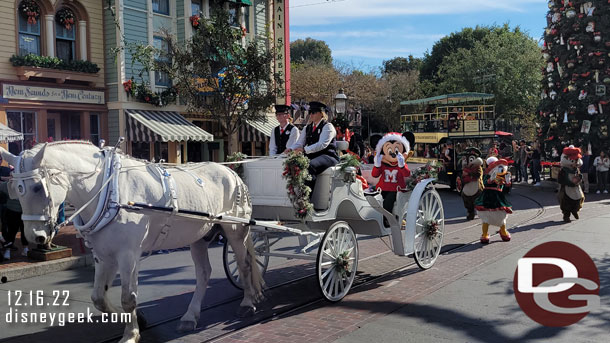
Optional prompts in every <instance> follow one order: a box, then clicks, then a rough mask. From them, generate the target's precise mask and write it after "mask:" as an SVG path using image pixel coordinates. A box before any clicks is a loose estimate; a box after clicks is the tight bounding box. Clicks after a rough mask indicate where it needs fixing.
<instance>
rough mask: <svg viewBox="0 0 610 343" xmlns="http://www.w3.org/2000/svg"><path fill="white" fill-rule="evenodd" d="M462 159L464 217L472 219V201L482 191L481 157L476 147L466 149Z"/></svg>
mask: <svg viewBox="0 0 610 343" xmlns="http://www.w3.org/2000/svg"><path fill="white" fill-rule="evenodd" d="M464 157H465V158H464V159H463V160H462V200H463V201H464V207H465V208H466V211H468V216H467V217H466V219H468V220H473V219H474V215H475V212H474V203H475V201H476V200H477V198H478V197H479V195H481V192H483V168H482V166H483V159H481V151H480V150H479V149H477V148H472V147H471V148H468V149H466V156H464Z"/></svg>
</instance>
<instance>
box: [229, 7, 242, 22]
mask: <svg viewBox="0 0 610 343" xmlns="http://www.w3.org/2000/svg"><path fill="white" fill-rule="evenodd" d="M228 5H229V23H230V24H231V26H235V27H240V26H241V23H240V22H239V5H238V4H236V3H233V2H229V4H228Z"/></svg>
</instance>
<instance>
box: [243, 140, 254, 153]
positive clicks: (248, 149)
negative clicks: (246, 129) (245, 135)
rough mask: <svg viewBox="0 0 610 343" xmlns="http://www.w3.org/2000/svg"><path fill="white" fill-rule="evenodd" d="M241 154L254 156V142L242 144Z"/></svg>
mask: <svg viewBox="0 0 610 343" xmlns="http://www.w3.org/2000/svg"><path fill="white" fill-rule="evenodd" d="M241 152H243V153H244V154H246V155H248V156H252V142H242V143H241Z"/></svg>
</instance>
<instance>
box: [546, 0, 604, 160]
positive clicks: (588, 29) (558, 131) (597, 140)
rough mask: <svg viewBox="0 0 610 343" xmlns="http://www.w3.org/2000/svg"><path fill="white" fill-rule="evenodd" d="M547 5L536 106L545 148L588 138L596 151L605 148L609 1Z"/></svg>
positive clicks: (558, 0) (559, 147) (578, 143)
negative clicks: (538, 97)
mask: <svg viewBox="0 0 610 343" xmlns="http://www.w3.org/2000/svg"><path fill="white" fill-rule="evenodd" d="M548 7H549V11H548V13H547V27H546V30H545V32H544V43H543V46H542V51H541V53H542V58H543V59H544V69H543V70H542V73H543V78H542V91H543V95H542V97H541V101H540V107H539V109H538V110H539V112H540V113H541V115H540V116H538V118H539V121H540V128H541V132H539V136H540V137H541V138H543V139H544V141H545V144H544V150H545V151H546V154H547V155H549V154H550V153H551V151H552V149H553V148H555V149H556V150H557V151H559V152H561V151H562V150H563V148H564V147H565V146H567V145H569V144H574V145H576V146H581V145H583V146H586V144H588V143H591V144H592V148H593V151H594V153H598V152H599V150H601V149H604V150H608V149H610V140H609V139H608V135H607V124H608V120H609V118H608V113H610V112H609V111H610V94H608V92H607V91H606V88H607V87H608V86H609V85H610V68H609V62H610V39H609V38H608V33H609V32H610V20H608V18H610V2H609V1H608V0H590V1H586V0H581V1H576V0H572V1H568V0H563V1H562V0H554V1H549V2H548ZM545 95H546V96H545ZM545 114H547V115H545ZM585 120H586V121H589V122H590V123H584V121H585ZM549 137H552V139H549ZM549 156H550V155H549Z"/></svg>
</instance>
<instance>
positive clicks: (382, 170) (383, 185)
mask: <svg viewBox="0 0 610 343" xmlns="http://www.w3.org/2000/svg"><path fill="white" fill-rule="evenodd" d="M371 175H372V176H373V177H379V176H381V177H380V178H379V182H377V186H375V188H380V189H381V190H382V191H388V192H396V191H397V189H398V187H400V188H406V187H407V184H406V182H405V178H407V177H409V176H411V171H410V170H409V168H408V167H407V165H406V164H405V166H404V167H402V168H400V167H398V166H391V165H388V164H385V163H382V164H381V167H374V168H373V172H372V173H371Z"/></svg>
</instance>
